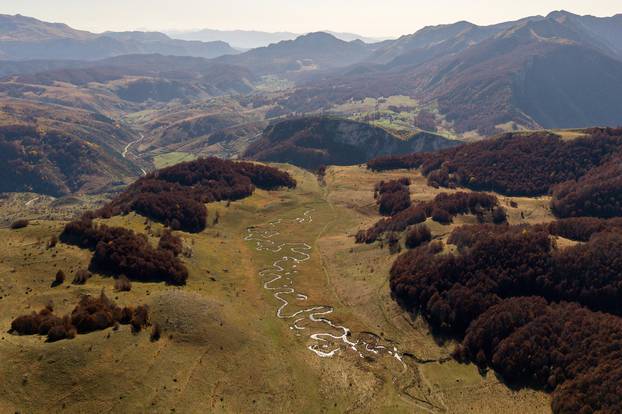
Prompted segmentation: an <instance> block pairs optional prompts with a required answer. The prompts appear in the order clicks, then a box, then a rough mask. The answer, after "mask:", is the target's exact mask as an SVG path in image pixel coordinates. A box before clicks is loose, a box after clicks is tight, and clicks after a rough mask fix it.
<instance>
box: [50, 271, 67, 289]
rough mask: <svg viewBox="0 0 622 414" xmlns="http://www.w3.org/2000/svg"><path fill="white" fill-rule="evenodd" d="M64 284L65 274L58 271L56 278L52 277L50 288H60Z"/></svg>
mask: <svg viewBox="0 0 622 414" xmlns="http://www.w3.org/2000/svg"><path fill="white" fill-rule="evenodd" d="M63 283H65V272H63V271H62V270H59V271H58V272H56V276H54V281H53V282H52V287H56V286H60V285H62V284H63Z"/></svg>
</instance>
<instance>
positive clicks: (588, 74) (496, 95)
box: [0, 11, 622, 169]
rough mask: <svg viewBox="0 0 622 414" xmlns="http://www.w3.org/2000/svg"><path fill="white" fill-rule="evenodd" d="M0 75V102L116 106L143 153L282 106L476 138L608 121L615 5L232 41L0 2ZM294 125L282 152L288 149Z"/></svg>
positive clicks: (617, 91)
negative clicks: (15, 8) (114, 28)
mask: <svg viewBox="0 0 622 414" xmlns="http://www.w3.org/2000/svg"><path fill="white" fill-rule="evenodd" d="M279 35H283V36H285V34H279ZM353 36H354V37H356V36H355V35H353ZM341 37H346V38H348V37H347V36H345V35H342V36H341ZM350 38H351V37H350ZM0 77H2V79H1V80H0V100H3V101H6V102H7V105H6V106H7V107H11V106H12V105H14V102H17V101H16V100H19V102H20V105H22V107H23V106H24V105H26V107H29V106H28V105H32V107H33V108H35V107H36V108H40V106H41V105H60V106H62V107H63V109H71V108H80V109H82V110H86V111H89V112H92V113H93V114H94V115H95V116H101V115H103V116H106V117H107V118H110V119H113V120H117V121H120V120H122V121H123V123H126V122H127V123H129V124H132V125H126V126H127V127H129V128H131V129H134V136H140V134H144V135H145V136H146V137H147V138H146V139H145V142H144V144H143V145H144V147H141V148H142V149H143V150H145V151H147V152H148V154H149V155H148V157H156V156H159V154H162V153H165V152H166V151H181V152H182V153H184V154H191V155H193V156H194V155H196V154H201V155H219V156H226V157H237V156H242V155H243V154H244V153H245V150H246V148H247V147H248V146H250V145H252V144H253V142H254V141H256V140H258V139H259V138H260V137H261V135H262V131H263V130H264V129H265V128H266V127H268V126H269V125H270V124H271V123H274V122H276V121H278V120H280V119H281V118H287V117H292V116H296V117H301V116H302V117H303V118H304V117H308V116H310V117H312V118H313V117H318V116H322V115H326V114H330V115H333V116H337V117H342V118H347V119H349V120H351V121H359V122H360V121H362V122H369V123H372V124H374V126H377V127H380V128H385V129H386V130H387V131H388V133H389V134H392V135H396V136H402V137H410V136H413V135H415V134H418V133H420V132H426V133H428V134H431V135H430V136H432V137H433V138H430V139H432V141H434V140H440V139H442V137H440V136H438V135H435V134H440V135H443V136H445V137H449V138H454V139H481V138H483V137H486V136H490V135H494V134H496V133H499V132H502V131H516V130H522V129H539V128H580V127H592V126H617V125H619V124H622V15H616V16H612V17H607V18H597V17H591V16H578V15H574V14H572V13H569V12H565V11H557V12H553V13H550V14H549V15H548V16H532V17H526V18H524V19H521V20H517V21H511V22H503V23H499V24H495V25H491V26H478V25H475V24H472V23H469V22H465V21H460V22H457V23H453V24H447V25H439V26H430V27H426V28H423V29H421V30H419V31H417V32H416V33H414V34H410V35H405V36H402V37H400V38H398V39H395V40H385V41H382V42H376V43H366V42H364V41H361V40H359V39H355V40H342V39H339V38H338V37H336V36H335V35H332V34H329V33H325V32H317V33H309V34H306V35H302V36H299V37H296V38H295V39H293V40H283V41H279V42H277V43H272V44H270V45H268V46H264V47H258V48H255V49H251V50H249V51H246V52H243V53H240V52H239V51H238V50H236V49H234V48H233V47H231V46H230V45H228V44H227V43H225V42H222V41H219V40H217V41H210V42H201V41H195V40H193V41H188V40H179V39H173V38H171V37H169V36H167V35H165V34H163V33H158V32H105V33H102V34H94V33H90V32H86V31H80V30H75V29H72V28H70V27H69V26H67V25H64V24H58V23H46V22H43V21H40V20H37V19H32V18H28V17H24V16H20V15H17V16H6V15H4V16H1V17H0ZM143 111H146V112H143ZM22 112H23V111H22ZM137 113H141V114H143V115H141V116H137V115H133V114H137ZM144 114H148V115H144ZM20 122H21V123H25V124H29V123H32V121H28V120H27V117H21V118H20ZM294 125H301V127H302V128H306V125H307V123H306V122H300V123H297V124H294ZM31 126H32V125H31ZM354 130H356V131H359V130H363V129H362V128H359V129H353V131H354ZM298 132H300V133H302V131H298ZM355 135H356V134H355ZM296 136H300V134H299V133H296V132H295V131H294V132H292V135H291V137H286V138H287V139H285V140H284V146H282V149H281V150H279V152H280V153H285V154H287V153H288V151H289V147H288V146H289V145H293V144H292V143H293V142H294V141H292V140H291V139H293V138H294V137H296ZM290 138H291V139H290ZM86 139H87V137H85V140H86ZM354 141H355V142H364V139H361V137H357V138H355V139H354ZM439 142H440V141H439ZM439 142H431V144H430V145H431V147H435V146H437V145H440V144H439ZM294 146H298V144H297V143H296V144H295V145H294ZM310 147H311V148H323V144H322V143H314V144H312V145H310ZM283 148H284V149H283ZM396 148H397V147H396ZM165 149H166V150H165ZM299 149H300V147H298V148H297V151H298V150H299ZM305 151H307V150H304V151H303V152H305ZM263 152H265V149H264V150H263ZM145 155H146V154H145ZM345 155H347V154H328V155H324V156H323V157H324V158H325V159H328V160H330V159H344V156H345ZM345 158H347V157H345ZM148 159H149V158H148ZM143 165H145V166H147V165H148V162H147V163H146V164H143ZM113 169H116V167H113Z"/></svg>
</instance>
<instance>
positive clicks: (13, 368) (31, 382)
mask: <svg viewBox="0 0 622 414" xmlns="http://www.w3.org/2000/svg"><path fill="white" fill-rule="evenodd" d="M283 167H285V169H286V170H287V171H288V172H290V173H292V174H293V176H294V177H295V178H296V180H297V181H298V188H297V189H295V190H287V191H279V192H275V193H273V194H271V193H268V192H264V191H261V190H260V191H258V192H257V193H256V194H255V195H253V196H252V197H250V198H248V199H246V200H243V201H240V202H233V203H231V204H230V206H229V207H227V206H226V203H224V202H221V203H219V204H218V205H210V206H211V207H210V217H214V215H215V214H218V215H219V217H220V219H219V223H218V224H217V225H214V226H210V227H209V228H208V229H207V230H206V231H205V232H202V233H199V234H188V233H184V234H183V236H182V237H183V239H184V243H185V244H187V245H190V246H192V251H193V254H192V257H191V258H188V259H184V262H185V264H186V265H187V267H188V269H189V272H190V275H189V278H188V284H187V286H185V287H183V288H177V287H166V286H163V285H159V284H154V283H140V284H138V283H135V284H134V285H133V289H132V291H131V292H128V293H116V294H115V295H114V297H115V298H116V299H117V301H118V302H120V303H121V304H125V303H132V302H134V301H136V300H137V299H138V298H145V299H146V300H147V304H148V305H149V306H150V309H152V312H153V314H152V323H159V324H160V325H161V326H162V329H163V337H162V339H160V341H158V342H156V343H150V342H149V340H148V338H147V336H146V334H139V335H138V336H133V335H131V334H130V332H129V330H126V329H124V328H122V329H120V330H119V331H116V332H112V335H110V333H106V332H105V331H104V332H100V333H93V334H89V335H84V336H80V337H78V338H76V339H74V340H72V341H69V342H67V341H61V342H57V343H52V344H47V343H45V342H43V340H42V339H38V338H36V337H14V336H11V335H3V339H2V341H1V342H0V353H1V354H2V355H3V356H6V358H7V359H6V360H7V361H11V363H10V364H3V372H2V375H3V377H4V378H12V380H11V381H8V382H6V383H4V384H3V386H2V387H3V389H4V391H5V392H3V395H6V396H7V398H4V399H3V400H2V401H0V407H2V408H3V410H17V409H21V410H26V411H28V412H33V413H36V412H43V411H46V410H49V409H50V408H51V409H53V410H54V409H60V408H61V407H62V406H67V407H73V409H76V408H77V407H83V408H82V409H84V410H89V411H90V410H93V409H98V410H102V411H118V410H123V411H126V412H132V411H135V410H136V408H137V407H140V406H149V407H151V408H152V409H153V411H154V412H164V411H166V412H168V411H170V410H171V409H175V410H176V411H182V412H183V411H189V410H197V409H200V410H208V411H215V412H235V411H239V410H242V411H244V410H245V409H247V408H248V407H253V409H254V411H256V412H269V411H271V409H272V408H271V407H274V406H279V407H285V409H287V408H286V407H291V408H292V409H293V407H298V408H300V407H302V409H303V410H308V411H313V412H343V411H349V410H355V411H364V412H413V411H414V412H422V413H423V412H464V411H468V410H475V411H476V412H484V413H485V412H489V413H494V412H498V410H499V409H500V407H503V408H504V409H510V408H509V407H512V408H511V409H512V410H517V411H518V410H520V411H524V412H528V413H532V412H533V413H536V412H548V397H547V396H546V395H545V394H542V393H538V392H534V391H528V390H521V391H511V390H510V389H508V388H507V387H506V386H505V385H503V384H502V383H500V382H499V380H498V379H496V378H495V377H494V375H492V373H488V374H487V375H485V376H480V374H479V373H478V370H477V368H476V367H475V366H473V365H461V364H458V363H457V362H454V361H453V360H452V359H451V357H450V352H451V349H452V347H453V346H452V342H451V341H448V342H447V343H445V344H443V345H439V344H438V343H437V342H436V340H435V339H434V337H433V336H432V335H431V334H430V332H429V330H428V328H427V325H426V323H425V322H423V320H421V319H420V318H413V317H411V316H410V315H408V314H405V313H404V312H403V311H402V310H401V309H400V308H399V307H398V306H397V305H396V304H395V303H394V302H393V300H392V299H391V298H390V292H389V288H388V282H387V278H386V274H387V272H388V268H389V267H390V264H391V262H392V258H391V256H390V255H387V254H386V249H385V250H383V249H380V248H379V247H378V246H366V245H363V246H361V245H356V244H355V243H354V233H356V231H358V229H360V228H362V227H365V226H367V225H369V224H370V222H372V221H373V220H375V217H376V215H375V213H374V212H373V198H372V195H373V185H374V183H375V182H376V180H378V179H389V178H391V177H392V176H393V177H396V176H402V175H404V172H395V173H385V174H381V175H378V174H373V173H370V172H367V171H366V170H364V169H362V168H360V167H333V168H331V169H329V170H328V171H327V175H326V186H320V185H319V184H318V182H317V178H316V177H315V176H314V175H312V174H310V173H308V172H305V171H303V170H300V169H296V168H293V167H287V166H283ZM406 174H407V175H409V176H410V177H411V178H412V179H413V182H414V184H413V190H414V191H413V193H415V194H417V197H420V198H424V199H425V198H427V197H431V196H432V195H433V193H434V191H435V190H434V189H430V188H429V187H427V185H426V184H425V180H424V178H423V177H421V176H420V175H418V173H406ZM520 202H521V205H523V203H526V204H525V205H526V206H527V205H530V204H532V203H534V202H533V201H528V200H526V201H524V202H523V201H520ZM540 203H545V201H544V200H543V201H541V202H540ZM531 209H533V210H534V211H537V207H536V206H535V205H534V206H533V207H531ZM216 212H217V213H216ZM305 213H307V214H306V215H305ZM540 214H542V213H536V214H535V215H533V216H532V217H533V220H536V221H537V220H539V219H540V220H541V219H542V218H543V217H541V216H540ZM539 217H540V218H539ZM108 221H109V222H110V224H111V225H122V226H123V227H127V228H131V229H134V230H135V231H139V232H141V233H142V232H144V231H145V226H144V224H143V222H144V220H143V219H142V218H141V217H139V216H136V215H133V214H130V215H128V216H125V217H115V218H112V219H109V220H108ZM270 223H272V224H273V225H271V224H270ZM60 226H62V222H55V221H52V222H50V221H44V220H42V221H35V222H33V223H32V224H31V225H30V226H29V227H28V228H26V229H24V230H19V231H11V230H0V232H2V233H3V237H2V240H3V244H4V247H3V248H4V249H6V251H7V254H6V255H4V256H3V266H5V267H7V270H9V268H10V270H11V272H10V273H7V274H6V275H7V276H5V278H6V277H9V278H10V279H5V280H4V281H3V284H2V286H4V287H3V291H2V294H1V296H2V299H1V300H0V306H1V310H2V312H1V314H2V315H4V317H3V319H2V321H0V323H2V325H4V326H6V325H7V324H9V321H10V319H11V318H12V317H14V316H16V315H15V313H16V311H20V312H21V311H22V310H25V309H27V308H28V307H36V305H37V304H40V303H45V302H46V301H48V300H53V301H54V303H55V304H57V306H60V307H64V306H67V305H63V304H65V303H67V304H69V303H72V302H73V301H74V299H73V298H75V297H76V296H78V295H80V294H84V293H93V294H97V293H98V292H99V291H100V290H101V289H102V288H103V289H105V290H106V291H107V292H111V291H112V283H111V281H110V279H109V278H107V277H105V276H96V277H94V278H92V279H91V280H90V281H89V282H88V283H87V284H86V285H84V286H81V287H74V286H70V285H68V286H67V288H63V287H59V288H54V289H50V288H49V283H50V279H51V276H52V275H51V274H50V269H53V268H61V267H62V268H64V269H71V268H77V267H83V266H85V264H86V261H87V258H86V256H85V253H84V252H83V251H81V250H79V249H76V248H74V247H71V246H66V245H63V244H60V245H58V247H56V248H55V249H51V250H49V249H46V248H45V246H44V245H42V244H41V242H37V240H47V239H48V238H49V237H50V236H51V235H52V234H54V233H55V232H58V231H59V227H60ZM276 231H278V232H279V234H276ZM438 231H439V232H440V233H439V234H444V233H446V232H447V230H446V229H443V228H441V227H439V228H438ZM249 232H250V233H249ZM435 234H436V230H435ZM249 235H250V236H251V237H249ZM281 243H291V244H287V245H285V246H281V247H282V250H279V248H278V247H277V246H280V245H281ZM257 247H261V248H262V250H261V251H258V250H257ZM273 250H277V251H276V252H275V251H273ZM307 254H308V255H309V257H308V259H307V256H306V255H307ZM22 255H26V260H23V259H22V257H23V256H22ZM31 256H32V259H28V258H29V257H31ZM285 256H287V257H288V259H284V257H285ZM35 258H36V259H35ZM305 259H306V260H305ZM275 260H277V263H273V262H274V261H275ZM274 264H276V265H277V266H278V268H275V267H273V265H274ZM293 266H296V267H295V268H294V267H293ZM294 271H296V272H297V273H295V274H294V273H293V272H294ZM287 273H289V275H288V274H287ZM278 276H282V277H283V279H279V280H275V278H277V277H278ZM287 278H291V279H287ZM289 281H291V283H292V289H295V293H294V292H292V293H286V292H289V291H288V290H287V289H289V286H290V285H289V284H288V283H287V282H289ZM283 282H285V283H283ZM281 286H287V287H286V288H282V287H281ZM270 289H277V290H270ZM279 292H280V294H279ZM275 295H277V296H276V297H275ZM298 295H304V297H303V296H298ZM32 299H35V300H36V301H35V302H33V301H32ZM285 301H287V303H288V305H287V306H285V307H283V305H285ZM290 302H291V303H290ZM309 308H316V309H315V310H309ZM305 309H306V311H305ZM329 310H332V312H330V313H329ZM299 311H302V312H301V313H299V314H297V315H296V317H292V315H294V314H295V313H296V312H299ZM299 318H304V319H303V320H298V319H299ZM333 325H334V326H333ZM342 326H343V327H344V328H341V327H342ZM346 327H347V328H346ZM292 328H293V329H292ZM298 328H303V329H298ZM119 348H121V349H125V351H124V352H122V353H121V354H118V356H117V357H115V358H113V359H114V360H115V361H118V362H116V364H115V365H114V366H112V367H111V366H109V364H110V361H108V360H107V359H102V358H101V355H113V354H115V353H117V352H116V351H115V349H119ZM355 349H356V350H355ZM89 350H90V351H89ZM374 351H375V352H374ZM36 355H42V358H43V360H39V358H38V357H37V356H36ZM77 355H80V358H79V359H76V356H77ZM321 356H324V357H321ZM39 361H41V362H39ZM42 363H43V364H42ZM23 378H27V379H26V383H25V384H23V385H19V384H16V383H15V384H14V381H15V382H19V381H23ZM72 381H73V382H75V381H79V382H76V383H75V384H74V383H73V382H72ZM105 384H111V385H108V386H112V385H113V384H132V385H131V386H130V387H129V388H128V387H127V386H125V387H123V388H121V389H118V390H117V391H116V392H112V389H111V392H110V393H109V394H108V396H107V398H104V399H96V400H91V399H90V397H89V398H88V399H87V400H81V395H85V396H86V395H88V394H89V393H90V392H91V391H89V390H92V389H101V387H105V386H106V385H105ZM59 387H63V388H65V389H67V390H68V391H69V390H72V391H71V392H68V393H62V394H58V393H56V392H55V391H54V390H56V389H58V388H59ZM18 388H19V389H20V390H21V392H20V393H17V394H15V393H13V392H8V391H9V390H12V389H18ZM78 389H80V390H82V391H81V392H79V393H78V392H77V390H78ZM205 390H211V391H209V392H208V393H207V394H206V392H205ZM74 391H75V392H74ZM85 393H86V394H85ZM42 395H45V396H46V397H45V398H44V399H42V398H41V397H40V396H42ZM35 396H37V397H35ZM251 399H252V400H251ZM191 407H192V409H191Z"/></svg>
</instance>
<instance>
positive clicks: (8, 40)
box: [0, 15, 238, 60]
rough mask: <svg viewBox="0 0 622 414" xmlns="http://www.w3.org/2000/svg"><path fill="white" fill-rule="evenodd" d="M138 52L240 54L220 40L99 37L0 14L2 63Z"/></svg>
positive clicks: (128, 35)
mask: <svg viewBox="0 0 622 414" xmlns="http://www.w3.org/2000/svg"><path fill="white" fill-rule="evenodd" d="M136 53H160V54H164V55H175V56H196V57H204V58H214V57H218V56H222V55H225V54H231V53H238V52H237V51H236V50H235V49H233V48H232V47H231V46H229V45H228V44H227V43H225V42H220V41H218V42H199V41H184V40H177V39H171V38H170V37H168V36H167V35H165V34H163V33H157V32H121V33H115V32H106V33H103V34H95V33H90V32H86V31H82V30H75V29H72V28H71V27H69V26H67V25H65V24H61V23H47V22H43V21H41V20H37V19H34V18H31V17H25V16H21V15H16V16H9V15H0V60H28V59H75V60H96V59H103V58H108V57H113V56H119V55H127V54H136Z"/></svg>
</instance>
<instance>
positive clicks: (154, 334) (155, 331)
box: [149, 323, 162, 342]
mask: <svg viewBox="0 0 622 414" xmlns="http://www.w3.org/2000/svg"><path fill="white" fill-rule="evenodd" d="M161 336H162V328H160V324H159V323H154V324H153V328H152V329H151V336H150V338H149V339H150V340H151V342H156V341H159V340H160V337H161Z"/></svg>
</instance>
